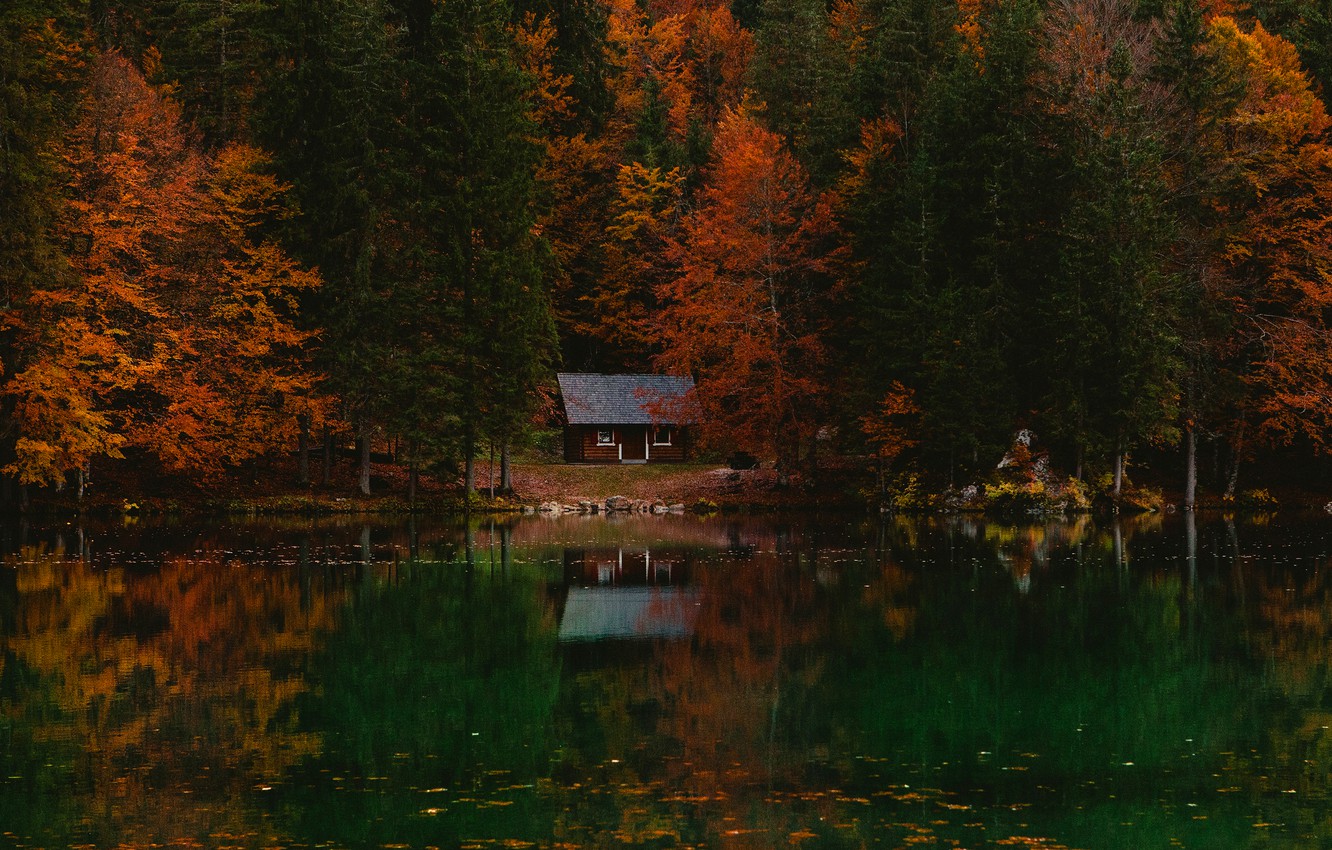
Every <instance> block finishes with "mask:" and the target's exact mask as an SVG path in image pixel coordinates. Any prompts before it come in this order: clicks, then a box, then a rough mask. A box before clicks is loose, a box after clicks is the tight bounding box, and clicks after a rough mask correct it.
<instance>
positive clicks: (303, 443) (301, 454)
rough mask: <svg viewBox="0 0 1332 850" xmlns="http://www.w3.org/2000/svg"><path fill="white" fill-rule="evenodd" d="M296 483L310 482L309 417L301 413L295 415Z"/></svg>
mask: <svg viewBox="0 0 1332 850" xmlns="http://www.w3.org/2000/svg"><path fill="white" fill-rule="evenodd" d="M296 425H297V431H296V483H297V484H300V485H301V486H302V487H306V486H309V484H310V417H309V416H306V415H305V414H304V413H302V414H301V415H300V416H297V417H296Z"/></svg>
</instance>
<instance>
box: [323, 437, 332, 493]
mask: <svg viewBox="0 0 1332 850" xmlns="http://www.w3.org/2000/svg"><path fill="white" fill-rule="evenodd" d="M323 480H324V486H325V487H327V486H328V485H329V484H330V483H332V481H333V432H332V431H330V430H329V428H328V426H327V425H325V426H324V475H323Z"/></svg>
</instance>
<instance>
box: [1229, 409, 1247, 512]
mask: <svg viewBox="0 0 1332 850" xmlns="http://www.w3.org/2000/svg"><path fill="white" fill-rule="evenodd" d="M1244 427H1245V424H1244V421H1243V420H1240V426H1239V431H1237V432H1236V433H1235V442H1234V444H1233V445H1232V446H1231V448H1230V470H1229V472H1228V473H1227V475H1226V494H1225V499H1226V501H1227V502H1231V501H1234V499H1235V484H1236V483H1237V482H1238V481H1239V466H1240V458H1241V457H1243V455H1244Z"/></svg>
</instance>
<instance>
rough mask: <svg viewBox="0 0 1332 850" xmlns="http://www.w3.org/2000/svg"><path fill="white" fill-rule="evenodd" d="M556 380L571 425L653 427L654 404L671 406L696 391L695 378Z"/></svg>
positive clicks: (570, 376) (568, 376) (564, 375)
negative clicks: (685, 395)
mask: <svg viewBox="0 0 1332 850" xmlns="http://www.w3.org/2000/svg"><path fill="white" fill-rule="evenodd" d="M556 377H557V378H558V379H559V382H560V395H561V396H562V397H563V399H564V415H565V417H566V421H567V422H568V423H569V424H570V425H651V424H653V422H654V419H653V417H652V412H651V407H652V405H653V404H655V403H660V402H667V403H669V402H671V401H673V400H676V399H679V398H680V397H682V396H683V395H684V394H685V393H687V392H689V391H690V390H692V389H693V388H694V379H693V378H682V377H678V376H676V375H596V374H584V373H579V372H561V373H560V374H559V375H557V376H556ZM655 421H656V423H657V424H663V423H662V422H661V419H660V418H658V419H657V420H655ZM664 424H671V423H664ZM677 424H678V423H677Z"/></svg>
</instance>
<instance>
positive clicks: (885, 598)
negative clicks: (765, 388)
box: [556, 525, 917, 847]
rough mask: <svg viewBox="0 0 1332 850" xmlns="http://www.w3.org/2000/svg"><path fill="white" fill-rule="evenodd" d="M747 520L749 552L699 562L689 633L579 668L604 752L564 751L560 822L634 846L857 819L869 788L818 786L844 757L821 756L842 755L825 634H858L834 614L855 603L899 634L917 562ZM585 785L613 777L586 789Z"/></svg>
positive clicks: (770, 841) (785, 834)
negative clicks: (602, 791) (819, 543)
mask: <svg viewBox="0 0 1332 850" xmlns="http://www.w3.org/2000/svg"><path fill="white" fill-rule="evenodd" d="M745 532H746V533H744V535H743V536H744V540H745V543H746V544H747V547H748V548H746V549H745V551H743V552H733V553H732V554H729V555H726V556H723V557H721V558H720V559H717V560H709V561H708V562H707V564H708V566H707V568H706V569H702V570H700V571H699V572H697V573H696V574H695V576H696V580H697V584H696V585H695V586H696V587H697V590H698V598H699V600H700V607H699V611H698V616H697V620H696V622H695V629H694V633H693V636H692V638H691V639H689V640H681V641H674V642H659V643H655V644H652V645H651V660H650V661H648V662H647V663H646V664H645V665H638V664H633V663H628V664H619V665H616V666H614V667H612V668H610V669H602V670H595V671H589V672H583V673H580V674H579V675H578V680H577V692H578V693H579V694H580V699H581V701H582V703H583V705H584V706H585V709H586V710H587V711H588V712H589V714H588V716H587V718H586V720H585V721H584V722H585V723H586V724H587V725H588V727H589V728H594V729H596V730H597V739H596V740H597V744H598V745H599V747H600V748H604V751H603V752H601V755H602V756H603V759H602V760H601V761H600V762H599V763H598V761H597V760H596V755H597V753H598V750H599V747H594V746H583V747H580V748H576V749H571V751H570V752H568V753H566V760H565V768H566V769H567V770H569V771H570V772H571V774H572V775H571V776H567V777H561V778H562V779H563V780H564V782H565V783H566V784H565V787H564V789H563V792H562V793H563V800H564V801H565V803H566V805H570V806H572V808H571V809H570V810H569V811H568V812H567V813H566V817H567V818H568V820H567V823H568V824H575V823H583V824H586V823H600V824H602V825H603V828H604V829H606V830H609V832H608V833H607V834H604V835H600V836H599V839H601V840H604V841H605V842H612V841H613V842H615V843H619V844H634V845H637V844H643V843H651V842H653V841H660V840H671V841H676V842H684V843H686V844H691V845H692V844H693V843H694V842H702V843H706V844H707V845H708V846H728V847H772V846H775V842H778V843H783V844H784V843H786V842H787V841H791V842H795V843H799V842H800V841H803V840H806V839H818V838H827V837H829V833H833V832H837V831H839V830H840V831H841V832H840V834H841V835H843V836H847V835H855V834H857V827H856V826H855V818H856V815H857V812H858V810H859V809H860V807H862V806H864V805H866V804H867V802H868V801H866V800H858V799H851V798H849V797H848V796H847V795H846V794H844V793H842V792H838V791H836V790H811V789H812V788H814V787H819V788H822V786H821V785H820V784H819V783H820V782H823V781H826V780H827V777H826V776H825V775H824V773H823V772H824V771H827V770H835V771H841V770H844V769H845V765H841V764H840V763H838V764H836V765H833V764H830V761H836V762H840V759H839V758H838V757H837V756H836V755H835V754H834V753H832V752H831V751H830V749H829V745H828V741H829V736H830V735H831V734H832V727H831V724H832V723H833V722H834V721H833V720H832V718H833V717H834V716H835V714H836V712H835V710H834V709H833V708H832V706H830V705H828V704H827V703H826V701H827V700H829V699H833V698H834V697H832V695H831V694H832V690H831V689H830V687H829V683H827V682H825V681H824V676H825V673H826V670H825V662H826V659H827V658H828V652H829V647H830V646H832V645H840V644H841V642H842V641H854V640H855V637H854V636H853V635H852V634H851V633H842V632H841V631H840V630H841V629H842V628H844V627H845V624H843V623H839V622H838V620H837V619H836V618H835V617H834V616H833V614H834V612H836V611H837V610H840V608H841V606H842V605H844V604H851V605H854V606H856V607H862V606H863V607H864V608H865V609H867V610H868V611H869V612H871V613H870V616H871V617H875V618H881V621H882V622H883V623H884V625H885V626H886V627H887V632H888V634H890V635H892V636H893V637H895V638H897V639H901V638H903V637H905V636H907V635H908V634H909V633H910V632H911V630H912V628H913V624H914V622H915V620H916V616H917V611H916V607H915V604H914V599H913V597H914V594H915V588H914V585H915V581H914V577H913V576H912V574H911V573H910V572H909V571H908V570H906V569H904V568H903V567H902V566H901V565H900V564H898V563H897V562H896V560H895V559H893V558H892V556H891V555H888V554H884V555H883V556H882V557H881V558H879V559H877V560H866V558H865V556H864V553H861V552H855V553H849V552H837V553H829V552H822V551H820V550H819V549H818V548H817V547H816V546H814V545H813V543H812V542H811V541H809V540H808V539H807V538H806V536H805V534H804V533H803V532H802V531H799V530H778V531H776V532H775V533H774V530H773V528H772V526H771V525H768V526H766V529H765V530H764V529H760V528H756V527H751V528H746V529H745ZM838 600H840V601H838ZM640 648H641V649H642V650H643V651H647V650H648V647H647V646H646V645H643V646H641V647H640ZM662 750H664V752H665V754H664V756H663V753H662ZM811 773H813V774H814V775H817V776H818V777H819V779H818V780H816V782H815V783H814V785H813V786H812V785H811V783H810V776H811ZM573 776H577V777H579V778H578V779H577V780H574V779H573ZM584 776H594V777H596V778H595V780H591V781H586V782H585V781H584V780H583V779H582V777H584ZM584 785H589V786H590V785H596V786H599V787H608V786H609V787H613V788H614V789H616V790H615V792H614V795H613V799H604V798H603V799H599V800H596V801H593V800H589V799H587V798H586V797H585V796H584V794H583V792H582V791H581V790H580V789H581V788H582V787H583V786H584ZM802 789H803V790H802ZM601 806H604V807H606V809H605V810H600V809H598V808H597V807H601ZM612 824H613V826H612ZM559 830H560V828H559V827H557V833H556V835H557V836H560V835H561V832H560V831H559ZM812 830H818V831H812ZM575 836H576V837H578V838H579V839H580V840H581V841H582V842H583V843H582V844H580V846H587V844H588V838H587V836H586V835H585V834H579V833H575V832H573V831H572V829H570V831H569V832H568V833H567V834H566V837H567V838H568V839H570V840H572V839H573V838H574V837H575ZM592 843H596V842H592Z"/></svg>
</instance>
